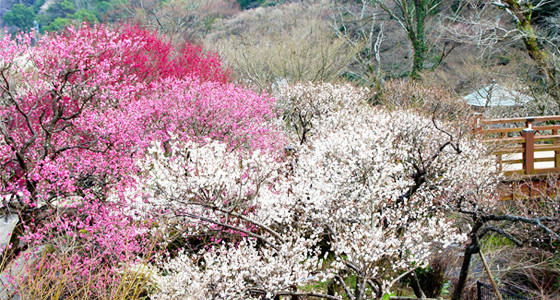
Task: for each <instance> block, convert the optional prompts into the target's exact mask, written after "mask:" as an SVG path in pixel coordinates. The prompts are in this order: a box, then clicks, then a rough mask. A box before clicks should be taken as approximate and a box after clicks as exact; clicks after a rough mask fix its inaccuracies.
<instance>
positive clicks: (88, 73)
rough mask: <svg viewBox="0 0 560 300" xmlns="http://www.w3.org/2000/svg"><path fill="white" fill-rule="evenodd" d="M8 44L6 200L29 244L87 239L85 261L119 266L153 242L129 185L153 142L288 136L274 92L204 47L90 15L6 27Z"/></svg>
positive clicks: (251, 145)
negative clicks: (31, 27) (247, 82)
mask: <svg viewBox="0 0 560 300" xmlns="http://www.w3.org/2000/svg"><path fill="white" fill-rule="evenodd" d="M0 49H1V54H0V91H1V97H0V136H1V139H0V164H1V166H2V167H1V168H0V195H1V197H2V198H1V199H2V200H3V208H4V209H5V211H6V212H8V213H9V212H11V213H14V212H15V213H17V214H19V216H20V220H21V223H20V226H18V228H19V229H18V230H19V234H23V237H22V241H24V242H26V243H25V244H29V243H43V242H45V241H47V240H49V244H51V245H59V246H61V247H67V246H68V245H69V243H67V242H68V241H69V240H76V241H77V243H78V244H80V243H81V244H82V245H81V246H80V247H78V248H77V250H76V251H70V250H68V251H66V253H74V254H75V255H76V256H75V257H73V258H71V259H72V260H73V261H75V263H74V264H73V265H74V266H76V268H78V267H77V266H80V269H82V270H90V271H91V270H94V269H95V268H97V267H102V268H105V270H113V269H118V268H116V265H117V264H122V263H125V262H126V261H127V260H128V259H131V260H133V258H134V257H135V256H136V255H138V254H140V252H141V251H149V247H148V245H147V244H146V243H145V242H143V236H144V237H145V234H146V232H147V231H146V229H147V228H146V227H147V226H149V224H150V222H149V220H145V221H143V222H137V221H135V219H134V216H131V215H130V214H129V212H130V209H129V207H128V205H127V200H128V198H127V197H128V194H126V192H127V191H129V190H130V189H131V188H132V187H133V186H134V185H135V184H136V181H137V180H138V179H139V178H142V176H141V175H142V174H141V173H139V171H140V169H139V168H138V165H137V161H138V160H139V159H141V158H143V157H144V156H145V155H146V154H147V153H148V152H147V148H148V146H150V145H152V144H153V143H163V144H162V145H164V147H166V146H165V145H168V143H169V142H170V139H171V138H173V139H176V140H177V141H181V142H183V143H187V142H189V141H197V142H199V143H202V144H204V143H209V142H210V141H212V140H218V141H222V142H224V143H225V144H226V145H228V146H227V147H228V151H231V149H234V148H236V149H244V150H245V151H249V152H250V151H253V149H261V150H262V151H269V150H270V149H271V148H272V147H273V146H274V145H276V144H277V143H278V142H279V141H281V139H278V138H274V135H275V133H276V131H277V130H276V129H275V127H274V126H273V125H271V124H270V120H271V119H272V118H273V117H274V113H273V105H274V103H273V101H272V99H271V98H269V97H266V96H262V95H259V94H256V93H253V92H251V91H247V90H244V89H241V88H238V87H236V86H234V85H232V84H229V83H227V81H228V73H227V71H223V70H222V69H221V68H220V61H219V59H218V58H217V57H216V56H214V55H211V54H206V53H205V52H203V51H202V50H201V48H199V47H195V46H191V45H186V46H185V47H184V48H181V49H180V50H177V49H175V48H174V47H172V45H171V44H169V43H168V42H165V41H164V40H162V39H161V38H158V37H157V36H156V35H155V34H152V33H149V32H147V31H144V30H141V29H139V28H136V27H123V28H121V29H117V30H113V29H109V28H107V27H104V26H94V27H89V26H87V25H84V26H82V27H81V28H69V29H68V30H67V31H65V32H64V33H60V34H49V35H46V36H44V37H41V38H39V37H34V36H33V35H32V34H25V35H19V36H17V37H13V38H12V37H10V36H6V37H5V38H4V39H2V40H1V41H0ZM19 234H18V235H19ZM53 239H54V240H53ZM70 244H72V243H70ZM88 247H89V248H88ZM83 249H89V250H87V251H84V250H83ZM92 249H94V250H95V251H94V250H92ZM18 251H19V250H18V249H15V251H14V253H16V254H17V252H18ZM144 255H146V253H144ZM100 261H102V262H103V263H102V264H100V263H99V262H100ZM52 265H53V266H54V265H56V264H54V263H53V264H52ZM88 268H89V269H88ZM92 268H93V269H92ZM86 273H87V272H86ZM80 278H82V279H84V280H85V279H87V276H85V275H84V276H81V277H80Z"/></svg>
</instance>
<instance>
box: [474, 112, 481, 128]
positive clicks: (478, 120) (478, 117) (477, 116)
mask: <svg viewBox="0 0 560 300" xmlns="http://www.w3.org/2000/svg"><path fill="white" fill-rule="evenodd" d="M481 121H482V114H481V113H479V112H475V113H474V132H476V133H479V132H481V131H482V122H481Z"/></svg>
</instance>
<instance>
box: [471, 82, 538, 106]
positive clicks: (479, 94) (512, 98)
mask: <svg viewBox="0 0 560 300" xmlns="http://www.w3.org/2000/svg"><path fill="white" fill-rule="evenodd" d="M464 99H465V100H466V101H467V103H468V104H469V105H471V106H483V107H489V106H520V105H523V104H525V103H527V102H529V101H531V100H533V98H532V97H530V96H527V95H525V94H522V93H519V92H517V91H514V90H512V89H508V88H505V87H502V86H500V85H498V84H496V83H492V84H490V85H489V86H486V87H484V88H482V89H480V90H478V91H476V92H474V93H471V94H469V95H467V96H465V97H464Z"/></svg>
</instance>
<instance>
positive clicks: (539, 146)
mask: <svg viewBox="0 0 560 300" xmlns="http://www.w3.org/2000/svg"><path fill="white" fill-rule="evenodd" d="M557 150H560V145H557V144H536V145H535V151H536V152H542V151H557ZM510 153H512V152H510Z"/></svg>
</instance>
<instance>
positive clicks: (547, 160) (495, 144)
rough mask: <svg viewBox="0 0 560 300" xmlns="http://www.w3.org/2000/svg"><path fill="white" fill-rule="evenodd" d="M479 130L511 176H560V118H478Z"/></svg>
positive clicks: (506, 172)
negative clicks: (557, 174)
mask: <svg viewBox="0 0 560 300" xmlns="http://www.w3.org/2000/svg"><path fill="white" fill-rule="evenodd" d="M475 122H476V123H475V130H476V131H477V132H479V133H481V134H483V136H484V138H483V140H484V142H486V143H489V144H490V147H492V148H493V151H492V153H493V154H494V155H496V156H497V158H498V162H499V166H500V169H501V170H503V171H504V173H505V174H506V175H511V174H526V175H532V174H549V173H560V135H559V134H558V133H559V130H560V116H542V117H526V118H509V119H482V118H481V117H480V116H477V117H476V119H475Z"/></svg>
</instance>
